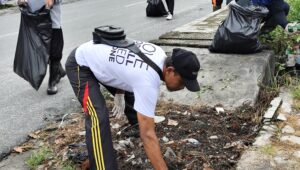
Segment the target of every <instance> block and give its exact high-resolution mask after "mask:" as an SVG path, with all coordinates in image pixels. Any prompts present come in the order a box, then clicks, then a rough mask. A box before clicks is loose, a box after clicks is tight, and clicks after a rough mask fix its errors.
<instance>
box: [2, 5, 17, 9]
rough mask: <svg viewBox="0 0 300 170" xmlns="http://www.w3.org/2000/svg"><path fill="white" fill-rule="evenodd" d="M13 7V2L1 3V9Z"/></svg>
mask: <svg viewBox="0 0 300 170" xmlns="http://www.w3.org/2000/svg"><path fill="white" fill-rule="evenodd" d="M11 7H14V5H12V4H4V5H1V4H0V10H1V9H6V8H11Z"/></svg>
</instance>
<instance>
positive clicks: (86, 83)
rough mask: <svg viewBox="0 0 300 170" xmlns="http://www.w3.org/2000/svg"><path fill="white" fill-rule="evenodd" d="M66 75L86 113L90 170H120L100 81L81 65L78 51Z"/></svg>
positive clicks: (72, 57)
mask: <svg viewBox="0 0 300 170" xmlns="http://www.w3.org/2000/svg"><path fill="white" fill-rule="evenodd" d="M66 71H67V76H68V78H69V81H70V84H71V86H72V88H73V91H74V93H75V95H76V96H77V98H78V101H79V102H80V103H81V105H82V107H83V110H84V112H85V129H86V144H87V149H88V154H89V162H90V166H91V167H90V169H93V170H94V169H97V170H98V169H111V170H117V169H118V167H117V161H116V154H115V151H114V149H113V143H112V137H111V130H110V123H109V116H108V110H107V108H106V104H105V100H104V98H103V96H102V94H101V92H100V85H99V83H98V81H97V79H96V78H95V76H94V74H93V73H92V72H91V71H90V70H89V69H88V68H87V67H80V66H78V65H77V63H76V60H75V50H74V51H73V52H72V53H71V54H70V56H69V58H68V60H67V62H66Z"/></svg>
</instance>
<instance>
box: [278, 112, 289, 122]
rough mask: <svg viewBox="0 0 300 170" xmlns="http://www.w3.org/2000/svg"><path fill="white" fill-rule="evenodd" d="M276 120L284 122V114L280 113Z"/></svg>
mask: <svg viewBox="0 0 300 170" xmlns="http://www.w3.org/2000/svg"><path fill="white" fill-rule="evenodd" d="M277 120H281V121H286V120H287V118H286V117H285V115H284V114H282V113H280V114H279V115H278V116H277Z"/></svg>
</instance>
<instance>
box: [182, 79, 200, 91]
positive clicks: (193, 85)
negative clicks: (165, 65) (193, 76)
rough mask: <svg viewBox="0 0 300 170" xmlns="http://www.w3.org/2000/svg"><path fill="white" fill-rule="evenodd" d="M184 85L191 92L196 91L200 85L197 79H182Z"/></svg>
mask: <svg viewBox="0 0 300 170" xmlns="http://www.w3.org/2000/svg"><path fill="white" fill-rule="evenodd" d="M184 85H185V87H186V88H187V89H188V90H189V91H192V92H197V91H199V90H200V86H199V83H198V81H197V80H187V79H184Z"/></svg>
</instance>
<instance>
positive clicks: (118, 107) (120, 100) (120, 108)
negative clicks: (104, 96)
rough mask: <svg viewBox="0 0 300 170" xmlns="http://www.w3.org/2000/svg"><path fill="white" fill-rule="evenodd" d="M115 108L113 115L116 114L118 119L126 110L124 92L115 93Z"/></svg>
mask: <svg viewBox="0 0 300 170" xmlns="http://www.w3.org/2000/svg"><path fill="white" fill-rule="evenodd" d="M114 104H115V105H114V108H113V109H112V112H113V116H116V118H117V119H119V118H121V117H122V116H123V115H125V114H124V110H125V99H124V94H118V93H116V94H115V99H114Z"/></svg>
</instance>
